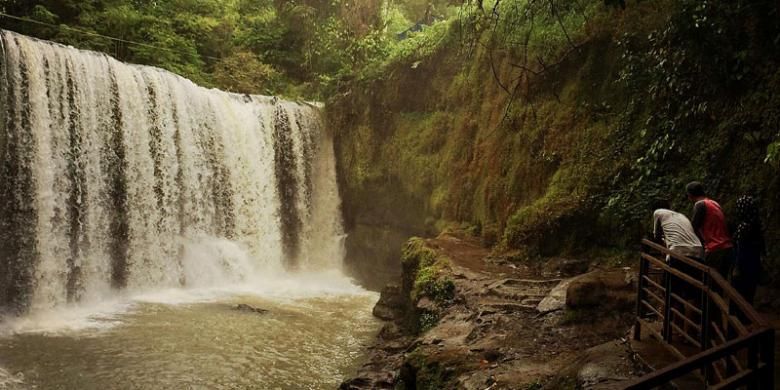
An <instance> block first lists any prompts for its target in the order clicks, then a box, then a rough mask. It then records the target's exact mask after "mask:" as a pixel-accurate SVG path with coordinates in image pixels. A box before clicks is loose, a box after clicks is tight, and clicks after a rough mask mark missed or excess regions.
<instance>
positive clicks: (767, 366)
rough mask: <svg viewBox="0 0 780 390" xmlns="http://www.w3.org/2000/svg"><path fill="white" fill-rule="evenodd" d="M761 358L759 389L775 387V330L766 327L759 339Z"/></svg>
mask: <svg viewBox="0 0 780 390" xmlns="http://www.w3.org/2000/svg"><path fill="white" fill-rule="evenodd" d="M760 340H761V360H762V361H763V363H764V369H763V370H762V371H761V378H760V381H761V387H760V388H761V389H774V388H775V330H774V328H769V329H767V331H766V333H765V335H764V337H762V338H761V339H760Z"/></svg>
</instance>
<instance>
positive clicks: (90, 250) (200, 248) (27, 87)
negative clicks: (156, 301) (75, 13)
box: [0, 30, 342, 312]
mask: <svg viewBox="0 0 780 390" xmlns="http://www.w3.org/2000/svg"><path fill="white" fill-rule="evenodd" d="M0 44H1V45H2V48H0V61H1V62H0V199H1V200H2V204H0V278H1V279H0V307H2V308H5V310H8V311H13V312H25V311H33V312H34V311H37V310H41V309H49V308H52V307H58V306H62V305H63V304H65V303H69V302H84V301H96V300H100V299H103V298H104V297H105V296H107V295H109V294H111V293H112V292H115V291H117V290H134V291H143V290H146V289H150V288H166V287H179V286H193V285H195V286H197V285H202V284H205V285H208V284H213V283H235V282H239V281H242V280H244V279H246V278H250V277H252V275H255V274H258V273H259V274H262V273H272V272H279V271H281V270H283V269H303V270H307V269H334V268H338V267H339V266H340V261H341V257H342V256H341V235H342V228H341V223H340V216H339V198H338V194H337V188H336V174H335V166H334V158H333V149H332V142H331V140H330V139H329V138H328V135H327V134H326V133H325V132H324V131H323V129H322V126H321V123H320V119H319V118H318V109H317V107H314V106H312V105H309V104H297V103H291V102H285V101H281V100H277V99H275V98H269V97H261V96H249V95H237V94H230V93H226V92H222V91H218V90H208V89H205V88H202V87H199V86H196V85H195V84H193V83H192V82H190V81H189V80H186V79H184V78H182V77H179V76H176V75H173V74H171V73H169V72H167V71H164V70H160V69H157V68H152V67H145V66H134V65H127V64H123V63H121V62H118V61H116V60H114V59H113V58H111V57H109V56H106V55H103V54H98V53H95V52H89V51H82V50H77V49H74V48H70V47H65V46H61V45H57V44H52V43H48V42H43V41H39V40H35V39H32V38H28V37H24V36H22V35H18V34H15V33H11V32H7V31H1V30H0Z"/></svg>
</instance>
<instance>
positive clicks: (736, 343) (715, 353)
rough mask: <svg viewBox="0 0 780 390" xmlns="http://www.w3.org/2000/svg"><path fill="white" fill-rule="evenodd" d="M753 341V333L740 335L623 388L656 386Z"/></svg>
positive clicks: (731, 352) (768, 330)
mask: <svg viewBox="0 0 780 390" xmlns="http://www.w3.org/2000/svg"><path fill="white" fill-rule="evenodd" d="M764 332H774V330H772V329H764V330H763V331H762V332H757V333H764ZM752 342H753V334H750V335H747V336H742V337H740V338H738V339H735V340H731V341H729V342H727V343H725V344H722V345H719V346H717V347H715V348H711V349H709V350H706V351H704V352H700V353H698V354H696V355H694V356H691V357H689V358H688V359H685V360H683V361H679V362H677V363H674V364H672V365H670V366H666V367H664V368H662V369H660V370H656V371H653V372H651V373H649V374H647V375H645V376H643V377H641V378H637V379H635V380H634V381H632V382H630V383H628V384H627V385H625V386H624V387H623V389H624V390H638V389H649V388H653V387H658V386H661V385H664V384H666V383H669V378H677V377H680V376H682V375H685V374H688V373H690V372H693V371H695V370H697V369H699V368H700V367H701V366H702V365H705V364H709V363H713V362H715V361H717V360H720V359H723V358H724V357H727V356H729V355H731V354H733V353H734V351H735V350H740V349H744V348H747V347H749V346H750V343H752Z"/></svg>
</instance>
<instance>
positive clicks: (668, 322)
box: [663, 270, 672, 343]
mask: <svg viewBox="0 0 780 390" xmlns="http://www.w3.org/2000/svg"><path fill="white" fill-rule="evenodd" d="M664 288H665V289H666V294H665V295H664V310H663V313H664V328H663V336H664V341H666V342H667V343H671V342H672V273H671V272H669V271H667V270H664Z"/></svg>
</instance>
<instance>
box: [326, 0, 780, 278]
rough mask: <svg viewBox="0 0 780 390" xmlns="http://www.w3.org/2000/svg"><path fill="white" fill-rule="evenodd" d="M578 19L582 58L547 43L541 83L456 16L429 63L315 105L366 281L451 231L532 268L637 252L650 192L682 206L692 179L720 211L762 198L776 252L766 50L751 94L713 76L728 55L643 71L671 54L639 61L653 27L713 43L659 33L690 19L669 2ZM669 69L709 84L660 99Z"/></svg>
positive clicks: (404, 66) (775, 82)
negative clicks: (410, 241)
mask: <svg viewBox="0 0 780 390" xmlns="http://www.w3.org/2000/svg"><path fill="white" fill-rule="evenodd" d="M589 12H591V13H590V15H589V19H588V22H587V23H585V24H583V27H582V29H581V31H569V34H570V35H571V37H572V39H574V40H576V41H577V48H576V49H574V50H568V48H567V47H565V46H561V47H559V48H558V49H559V51H560V52H561V53H566V54H561V55H560V56H559V57H558V58H559V59H560V60H559V61H557V62H555V63H554V65H551V66H547V67H545V68H544V70H543V72H538V73H539V74H532V73H527V72H526V73H521V72H520V71H519V70H518V68H517V66H516V64H517V63H518V62H519V61H521V60H522V59H521V56H520V55H519V54H518V53H517V51H516V50H513V49H509V48H506V49H502V47H501V46H497V48H496V49H493V50H490V51H488V50H487V49H485V48H484V47H485V46H484V45H476V46H475V49H473V50H469V48H468V47H467V45H464V44H463V39H462V37H463V36H464V34H463V33H462V32H463V31H462V30H461V29H459V27H458V26H457V24H456V23H453V24H452V25H451V26H450V27H449V29H448V30H447V31H446V32H444V33H443V34H442V36H441V39H440V40H439V43H438V44H437V46H436V47H435V48H433V49H432V50H427V51H426V52H425V54H424V55H419V56H414V55H412V56H409V57H408V58H401V59H398V60H397V61H396V62H394V63H391V64H389V65H386V67H385V69H383V70H382V72H374V73H380V74H382V76H383V77H381V78H379V77H375V76H367V77H363V78H357V79H355V80H353V81H351V82H349V83H345V84H344V85H342V86H341V89H340V93H339V94H338V95H337V96H334V97H333V98H332V99H331V100H330V101H329V102H328V104H327V108H326V112H327V118H328V121H329V126H330V128H331V129H333V131H334V132H335V143H336V154H337V165H338V170H339V180H340V191H341V193H342V199H343V201H344V212H345V217H346V218H345V219H346V222H347V229H348V231H349V233H350V236H349V239H348V241H347V249H348V258H349V263H350V265H351V266H352V269H353V270H354V272H355V273H356V274H357V275H358V276H359V277H361V278H362V279H363V280H368V281H370V282H371V283H369V284H373V285H378V284H380V283H381V282H383V281H385V280H387V279H389V278H391V277H398V276H399V275H398V271H397V270H398V267H397V261H398V260H397V259H398V258H399V256H400V250H401V246H402V243H403V242H404V240H405V238H406V237H408V236H411V235H431V234H435V233H437V232H439V231H441V230H443V229H446V228H448V227H451V226H458V227H466V228H469V229H471V230H472V231H473V232H474V233H477V234H480V235H481V236H482V237H483V239H484V240H485V241H486V243H488V244H491V245H493V244H496V245H497V247H498V248H499V249H504V250H521V254H522V255H523V256H527V257H537V256H551V255H567V254H568V255H572V254H574V255H577V254H579V253H581V252H582V251H583V250H591V249H597V250H602V249H607V250H610V251H611V250H623V251H631V250H633V249H634V248H635V246H636V245H635V243H636V242H637V241H638V239H639V238H640V237H641V236H642V234H643V233H644V232H645V231H646V230H647V229H648V226H647V225H648V223H649V219H650V210H649V207H648V206H649V204H650V203H651V202H652V200H653V199H654V198H657V197H667V198H670V199H671V200H672V201H673V204H674V206H675V207H676V208H677V209H679V210H681V211H683V212H686V213H688V212H689V210H690V207H691V205H690V204H689V203H688V202H687V200H686V199H685V197H684V186H685V184H686V183H687V182H688V181H691V180H701V181H703V182H704V183H705V184H706V185H707V187H708V188H709V189H710V192H711V195H712V196H713V197H715V198H716V199H719V200H721V201H722V203H723V204H724V206H725V207H726V209H727V211H730V210H731V208H732V205H733V204H734V202H735V200H736V198H737V196H739V195H741V194H743V193H746V192H749V191H750V192H753V193H756V194H757V195H759V196H760V197H761V199H762V202H763V205H762V206H763V210H762V215H763V216H764V220H765V222H766V223H767V238H768V239H769V240H770V245H772V244H773V243H776V242H777V237H778V236H779V234H778V218H777V217H776V216H777V212H778V211H779V209H778V207H780V204H778V202H777V199H778V194H779V193H780V190H779V188H780V184H779V183H780V182H779V181H778V170H777V168H775V167H773V166H772V165H771V164H768V163H765V162H764V160H765V158H766V151H767V146H768V145H769V144H770V143H771V142H772V141H773V138H772V136H773V134H774V133H776V132H778V128H780V127H778V123H780V114H778V111H779V110H778V109H777V107H778V105H780V96H778V93H777V92H776V91H778V90H780V89H778V88H776V87H780V73H778V72H777V67H776V66H775V67H772V65H773V64H776V60H777V58H778V57H780V56H778V55H777V54H778V53H777V52H776V51H775V52H771V53H766V52H764V54H765V55H766V58H764V57H761V56H760V55H759V52H760V51H761V50H764V51H765V50H766V49H765V48H751V47H746V48H745V49H744V52H745V53H743V54H742V55H743V56H745V58H747V59H745V60H744V61H745V62H750V63H751V64H752V65H751V66H753V68H751V72H752V73H751V74H750V78H751V81H750V82H749V83H748V82H740V81H733V80H731V79H729V80H722V82H720V81H719V80H720V78H719V76H718V75H719V73H717V72H718V71H719V69H720V67H722V66H724V65H722V64H721V65H717V64H710V63H708V60H707V59H708V58H710V61H709V62H712V61H715V62H717V61H720V60H719V59H718V58H720V57H718V55H721V54H722V55H723V56H730V55H731V54H728V53H720V52H716V53H715V54H707V53H705V54H706V55H704V54H703V55H701V56H699V57H696V53H693V54H690V53H689V54H687V55H689V56H690V59H689V60H686V61H688V62H686V63H682V64H680V65H679V67H681V68H680V69H677V71H676V72H677V73H675V70H666V69H663V66H665V65H664V64H665V62H664V63H662V64H661V65H658V64H651V63H644V65H642V66H638V65H637V64H643V63H642V62H641V61H645V62H646V61H647V59H648V58H656V57H658V56H663V55H665V54H664V53H660V54H658V53H656V54H653V55H654V57H642V53H643V52H648V53H649V52H650V50H656V49H655V47H656V46H654V45H656V44H657V43H656V41H657V40H658V39H659V38H658V36H655V38H653V37H654V36H653V35H652V34H666V35H669V37H667V38H664V39H668V40H670V41H673V40H674V39H676V38H679V39H684V40H685V41H683V42H682V43H680V42H677V43H676V45H678V46H679V47H683V48H687V47H689V46H690V47H698V46H696V44H695V42H694V41H695V39H694V38H696V39H704V40H705V41H706V40H707V39H709V38H708V37H706V36H705V37H698V38H697V37H695V36H693V35H685V34H688V33H687V32H678V31H676V30H672V31H671V32H670V28H671V27H669V26H670V25H671V26H673V25H674V23H675V20H676V19H675V18H681V17H682V16H680V15H683V16H685V15H686V14H685V12H688V11H687V10H686V9H682V8H680V7H678V6H676V5H675V3H674V2H668V1H648V2H640V3H638V4H636V5H634V4H632V5H631V6H630V7H628V9H627V10H626V11H622V12H619V11H614V10H612V9H608V8H603V9H602V8H597V9H595V10H591V11H589ZM691 12H692V11H691ZM757 23H758V22H756V23H752V24H753V25H755V24H757ZM745 24H746V25H751V22H745ZM548 27H549V26H548ZM743 27H744V26H742V27H740V26H737V27H734V28H743ZM744 28H745V29H748V28H752V29H754V30H755V29H757V27H755V26H753V27H750V26H748V27H744ZM487 33H488V31H481V32H479V34H482V36H484V35H485V34H487ZM675 34H677V35H675ZM664 36H665V35H664ZM749 38H750V37H749V36H748V37H747V38H746V37H745V36H743V37H742V39H749ZM713 39H714V38H713ZM735 39H736V38H735ZM699 43H701V41H699ZM735 44H736V43H735ZM754 46H755V45H754ZM552 50H553V51H555V50H554V48H553V49H552ZM691 50H693V49H691ZM723 50H732V49H731V48H728V47H725V48H724V49H723ZM751 50H753V51H755V52H756V53H753V51H751ZM689 51H690V50H689ZM751 56H754V57H755V58H753V57H751ZM685 58H688V57H685ZM729 58H730V57H728V58H727V60H729ZM751 58H753V59H751ZM724 61H726V60H724ZM751 61H752V62H751ZM491 63H492V65H491ZM513 64H515V65H513ZM716 68H717V69H716ZM638 69H639V70H638ZM689 69H699V70H698V71H697V72H698V73H697V72H694V71H691V72H689V71H688V70H689ZM664 72H668V73H669V74H670V75H671V76H669V77H670V79H673V80H675V81H674V82H675V83H688V84H689V85H693V86H696V85H701V84H704V83H705V82H706V83H708V84H707V89H705V90H699V89H694V90H685V91H682V92H679V91H677V90H676V89H674V88H676V87H675V86H676V85H677V84H674V83H672V84H673V85H670V86H666V85H665V84H664V88H666V89H669V90H670V91H671V92H669V91H667V92H665V93H666V94H667V95H668V96H667V95H664V94H658V93H656V92H653V91H655V90H654V89H653V88H656V89H657V88H659V87H658V85H659V84H658V83H660V82H661V81H662V80H666V76H667V74H666V73H664ZM708 72H709V73H708ZM702 75H710V76H711V78H710V79H701V78H702V77H704V76H702ZM685 77H687V78H685ZM729 77H731V76H729ZM734 77H735V78H734V80H737V79H736V76H734ZM740 77H742V76H740ZM496 79H499V80H502V81H503V82H504V84H507V85H509V86H510V88H511V87H513V85H512V84H510V83H508V81H511V80H519V82H518V87H517V88H514V89H512V90H515V92H516V93H515V94H514V97H513V98H510V94H508V93H507V92H506V91H505V90H504V88H502V86H500V85H499V83H497V82H496ZM691 88H693V87H691ZM675 91H677V92H675ZM686 91H687V92H686ZM675 93H677V95H675ZM656 95H658V96H656ZM685 96H693V98H690V99H694V98H695V99H694V101H692V102H691V101H688V100H681V101H680V103H679V105H680V106H684V105H686V104H693V105H696V108H695V109H691V113H690V114H685V113H679V112H678V111H680V110H682V108H681V107H670V102H672V103H674V102H675V101H676V100H675V99H683V98H684V97H685ZM510 100H512V101H513V103H512V104H511V105H509V102H510ZM701 107H704V108H703V109H702V108H701ZM689 115H690V117H689ZM393 270H396V271H395V272H393Z"/></svg>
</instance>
